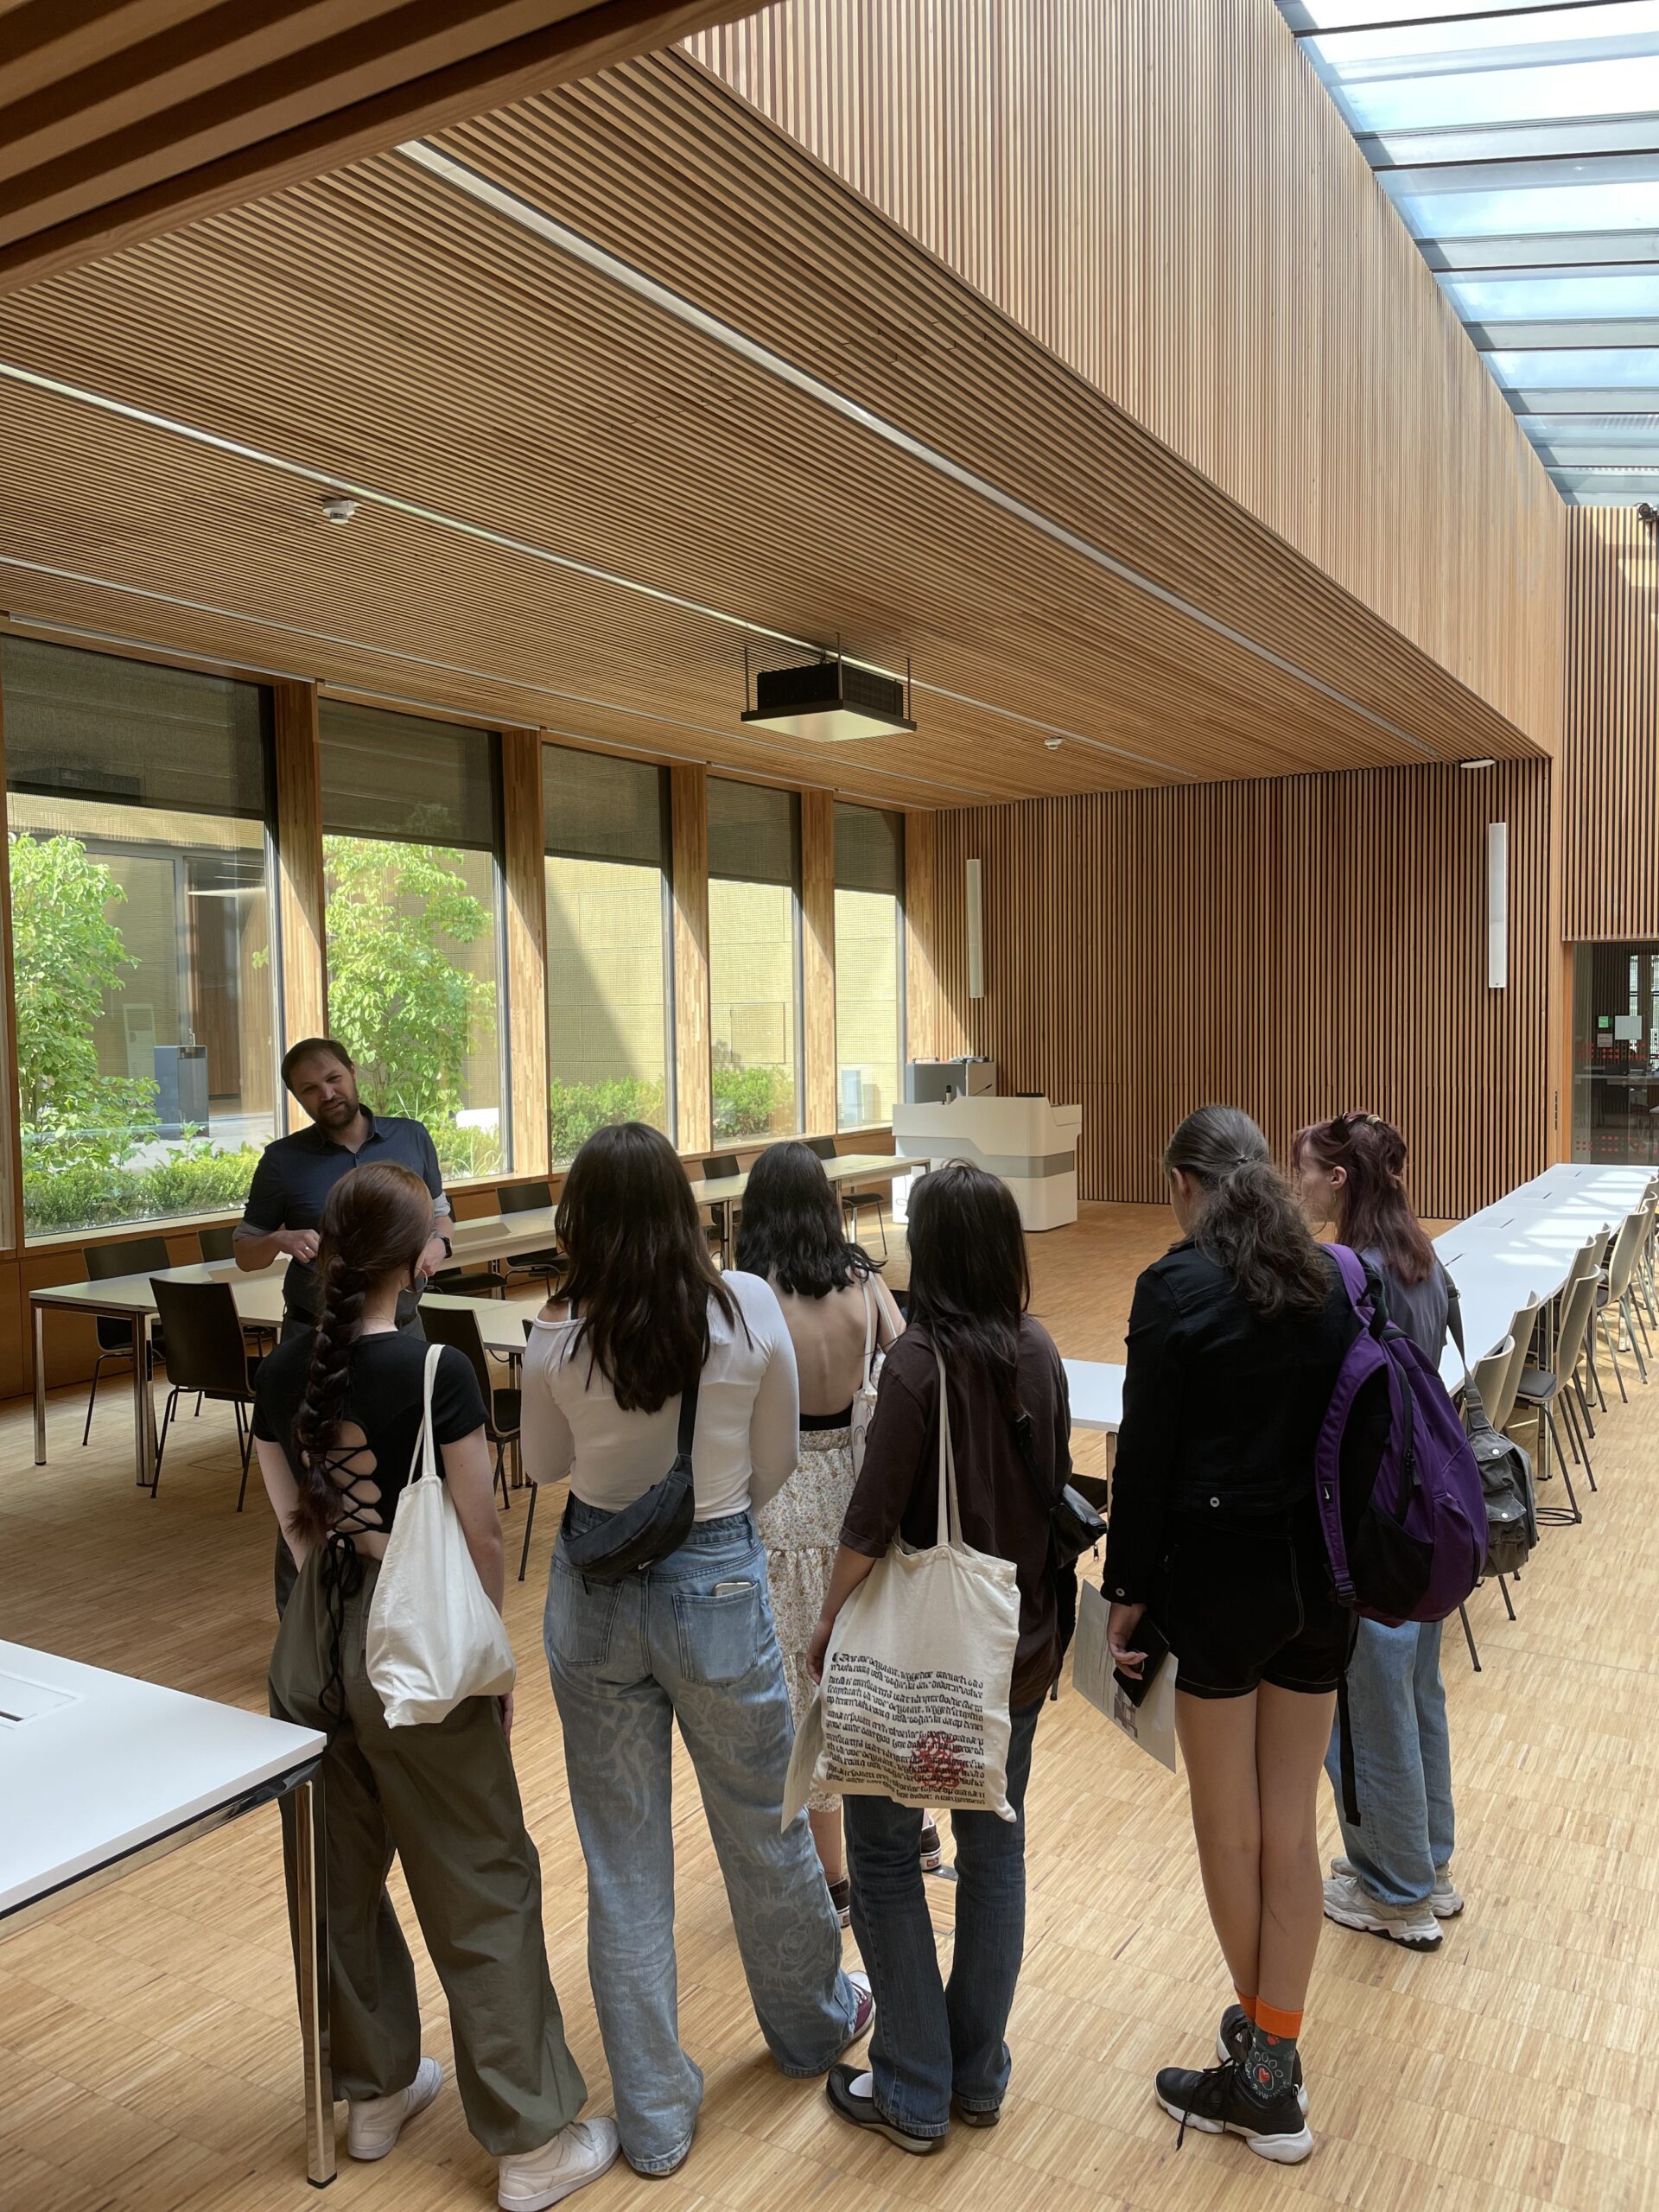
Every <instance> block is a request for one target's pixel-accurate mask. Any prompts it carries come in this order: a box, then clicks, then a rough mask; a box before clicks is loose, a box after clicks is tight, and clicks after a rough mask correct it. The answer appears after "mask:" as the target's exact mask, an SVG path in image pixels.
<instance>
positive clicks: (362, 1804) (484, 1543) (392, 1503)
mask: <svg viewBox="0 0 1659 2212" xmlns="http://www.w3.org/2000/svg"><path fill="white" fill-rule="evenodd" d="M431 1236H432V1198H431V1193H430V1192H429V1191H428V1189H427V1187H426V1185H425V1184H424V1183H423V1181H422V1180H421V1179H420V1177H419V1176H417V1175H414V1174H411V1173H410V1171H409V1170H408V1169H407V1168H404V1167H393V1166H365V1167H358V1168H354V1169H353V1172H352V1173H350V1174H349V1175H345V1176H342V1177H341V1178H340V1181H339V1182H337V1183H336V1184H335V1185H334V1189H333V1190H332V1191H331V1192H330V1193H329V1195H328V1199H327V1204H326V1205H325V1206H324V1208H323V1213H322V1224H321V1249H320V1252H319V1255H318V1258H319V1263H320V1270H321V1301H320V1305H319V1309H318V1313H317V1320H316V1325H315V1329H313V1330H312V1331H311V1332H310V1333H309V1334H308V1335H306V1336H302V1337H296V1338H293V1339H292V1340H291V1341H289V1342H288V1343H285V1344H282V1345H280V1346H279V1347H278V1348H277V1351H274V1352H273V1353H272V1354H271V1355H270V1358H269V1359H267V1360H266V1361H265V1362H264V1365H263V1366H262V1367H261V1369H260V1370H259V1379H258V1385H257V1393H256V1399H255V1407H254V1421H253V1433H254V1440H255V1443H256V1446H257V1450H258V1453H259V1467H260V1471H261V1473H262V1474H263V1475H264V1482H265V1489H266V1491H267V1492H268V1493H269V1495H270V1502H271V1504H272V1507H273V1508H274V1509H275V1511H276V1514H277V1520H278V1522H279V1523H280V1524H281V1526H282V1529H283V1532H284V1534H285V1535H286V1536H287V1538H288V1541H289V1545H290V1546H291V1548H292V1549H293V1552H294V1555H295V1558H296V1560H297V1561H298V1562H299V1579H298V1580H297V1582H296V1585H295V1587H294V1593H293V1596H292V1597H291V1599H289V1605H288V1608H287V1610H286V1611H285V1612H284V1614H283V1622H282V1626H281V1628H280V1629H279V1630H278V1631H277V1645H276V1649H275V1650H274V1651H273V1652H272V1654H271V1662H270V1708H271V1711H272V1712H273V1713H275V1714H276V1715H277V1718H278V1719H283V1720H293V1721H296V1722H298V1723H299V1724H300V1725H301V1726H304V1727H308V1728H318V1729H321V1730H323V1731H325V1732H327V1737H328V1748H327V1752H326V1753H325V1755H324V1758H323V1776H324V1781H325V1789H324V1793H323V1804H324V1816H325V1821H326V1829H327V1832H326V1839H325V1840H326V1847H327V1875H328V1974H329V2005H330V2033H331V2037H332V2052H333V2062H334V2093H335V2094H336V2095H337V2096H342V2097H345V2098H346V2100H347V2101H348V2104H349V2107H350V2122H349V2130H348V2134H347V2147H348V2148H349V2150H350V2152H351V2155H352V2156H353V2158H385V2156H386V2154H387V2152H389V2151H390V2150H391V2148H392V2146H393V2145H394V2144H395V2143H396V2142H397V2136H398V2133H399V2131H400V2130H401V2128H402V2127H403V2126H404V2122H405V2121H406V2120H411V2119H413V2117H414V2116H415V2114H416V2113H418V2112H421V2111H423V2110H424V2108H425V2107H427V2106H428V2105H429V2104H430V2103H431V2101H432V2100H433V2099H434V2098H435V2096H436V2095H437V2094H438V2091H439V2089H440V2088H442V2082H443V2069H442V2065H441V2064H440V2063H439V2062H438V2061H437V2060H436V2059H435V2058H423V2056H421V2018H420V2010H419V2006H418V2005H417V2003H416V1990H415V1970H414V1967H413V1964H412V1963H411V1961H410V1955H409V1948H408V1946H407V1945H406V1944H405V1942H404V1938H403V1934H402V1932H401V1930H400V1929H399V1928H398V1925H397V1916H396V1914H395V1913H394V1912H393V1910H392V1906H391V1898H390V1897H389V1896H388V1895H387V1893H386V1886H385V1880H386V1870H387V1868H388V1867H389V1866H390V1865H391V1859H392V1854H393V1853H396V1854H397V1858H398V1859H400V1860H401V1862H402V1864H403V1869H404V1876H405V1878H407V1880H408V1883H409V1889H410V1897H411V1898H412V1899H413V1901H414V1905H415V1910H416V1916H417V1917H418V1919H419V1921H420V1923H421V1933H422V1935H423V1936H424V1938H425V1940H426V1947H427V1949H428V1951H429V1954H430V1955H431V1958H432V1962H433V1964H434V1966H435V1967H436V1968H437V1972H438V1979H439V1980H441V1981H442V1984H443V1990H444V1995H445V1996H446V1997H447V1998H448V2003H449V2022H450V2027H451V2030H452V2032H453V2035H454V2047H455V2071H456V2076H457V2079H458V2081H459V2083H460V2088H461V2105H462V2107H463V2109H464V2110H465V2113H466V2115H467V2126H469V2127H470V2128H471V2130H472V2132H473V2133H474V2136H475V2137H476V2138H477V2139H478V2141H479V2142H480V2144H481V2145H483V2146H484V2148H485V2150H486V2151H487V2152H490V2153H491V2154H492V2155H493V2157H495V2158H496V2159H497V2160H498V2161H499V2171H498V2175H497V2183H498V2196H499V2202H500V2203H501V2204H502V2205H504V2206H505V2207H507V2208H508V2212H542V2208H543V2207H545V2206H549V2205H551V2204H554V2203H556V2202H558V2201H559V2200H560V2199H561V2198H563V2197H565V2196H569V2195H570V2194H571V2192H572V2191H573V2190H576V2189H579V2188H581V2187H582V2185H583V2183H586V2182H588V2181H592V2180H595V2179H597V2177H599V2176H600V2175H601V2173H603V2172H604V2171H606V2169H607V2167H608V2166H609V2165H610V2164H611V2163H612V2162H613V2159H614V2158H615V2156H616V2149H617V2139H616V2129H615V2127H614V2126H613V2123H612V2122H611V2121H610V2120H578V2119H577V2117H576V2114H577V2113H579V2112H580V2111H581V2109H582V2103H583V2101H584V2100H585V2098H586V2096H587V2094H588V2093H587V2088H586V2086H585V2085H584V2083H583V2082H582V2075H581V2074H580V2073H579V2072H578V2071H577V2069H576V2065H575V2061H574V2060H573V2059H572V2057H571V2056H570V2054H569V2050H567V2049H566V2047H565V2041H564V2026H563V2020H562V2019H561V2018H560V2014H559V2005H558V1999H556V1997H555V1995H554V1993H553V1985H552V1982H551V1981H550V1979H549V1977H548V1971H547V1951H546V1946H545V1942H544V1941H543V1933H542V1907H541V1866H540V1863H539V1861H538V1860H537V1856H536V1849H535V1846H534V1845H533V1844H532V1843H531V1840H530V1838H529V1836H528V1835H527V1834H526V1833H525V1830H524V1813H523V1809H522V1808H521V1806H520V1803H519V1798H518V1783H517V1780H516V1778H515V1777H514V1775H513V1770H512V1758H511V1756H510V1754H509V1752H508V1749H507V1735H508V1731H509V1729H510V1727H511V1726H512V1709H511V1708H512V1700H511V1699H507V1700H501V1701H498V1700H495V1699H493V1698H468V1699H467V1700H465V1701H464V1702H463V1703H461V1705H458V1706H457V1707H455V1708H454V1711H453V1712H452V1713H450V1714H449V1716H448V1719H445V1720H442V1721H440V1722H437V1723H435V1724H432V1725H429V1726H406V1727H400V1728H398V1729H397V1730H395V1731H394V1730H392V1729H391V1728H389V1727H388V1726H387V1725H386V1718H385V1712H384V1710H383V1708H382V1707H381V1703H380V1699H379V1695H378V1693H377V1691H376V1689H375V1688H374V1685H373V1683H372V1681H370V1679H369V1676H368V1671H367V1668H366V1665H365V1658H364V1644H365V1632H366V1629H367V1624H368V1616H369V1607H370V1605H371V1602H372V1599H373V1595H374V1587H375V1581H376V1579H377V1577H378V1573H379V1571H380V1563H381V1561H382V1560H384V1559H385V1554H386V1544H387V1540H388V1538H389V1536H390V1535H391V1529H392V1527H393V1524H394V1522H395V1521H396V1519H397V1504H398V1500H399V1499H400V1497H402V1495H403V1493H404V1490H405V1488H406V1487H407V1485H408V1482H409V1479H410V1472H411V1470H412V1465H413V1463H414V1461H415V1459H416V1453H417V1452H418V1451H419V1448H420V1444H421V1433H422V1428H423V1422H424V1418H425V1368H426V1358H427V1346H426V1344H424V1342H423V1340H422V1339H421V1338H420V1337H419V1336H418V1335H416V1334H412V1333H404V1332H401V1331H400V1330H399V1328H398V1326H397V1304H398V1300H399V1298H400V1297H404V1298H407V1297H408V1296H409V1295H410V1294H415V1295H418V1294H419V1293H420V1291H421V1290H422V1289H423V1287H424V1278H423V1275H422V1274H421V1272H420V1268H421V1260H422V1255H423V1252H424V1250H425V1248H426V1246H427V1244H428V1243H429V1240H430V1238H431ZM432 1434H433V1442H434V1444H435V1446H436V1447H437V1454H438V1459H439V1464H440V1466H441V1469H442V1478H443V1480H444V1481H445V1483H446V1484H448V1490H449V1496H450V1499H451V1502H452V1503H453V1504H454V1509H455V1513H456V1516H457V1518H458V1519H459V1521H460V1522H461V1531H462V1534H463V1535H464V1536H465V1538H466V1542H467V1550H468V1552H469V1553H470V1554H471V1556H472V1562H473V1565H474V1567H475V1568H476V1570H477V1573H478V1577H479V1580H480V1582H481V1583H482V1584H483V1586H484V1588H485V1590H486V1592H488V1594H489V1596H490V1598H491V1599H492V1601H493V1603H494V1604H495V1605H496V1606H497V1607H498V1609H499V1605H500V1603H501V1593H502V1558H501V1532H500V1525H499V1522H498V1521H497V1519H496V1516H495V1498H494V1493H493V1477H492V1471H491V1464H490V1455H489V1452H488V1449H487V1446H486V1442H485V1433H484V1407H483V1402H482V1401H481V1399H480V1395H479V1389H478V1384H477V1382H476V1380H475V1379H474V1375H473V1371H472V1369H471V1367H470V1366H469V1364H468V1363H467V1361H466V1360H465V1359H464V1358H463V1357H461V1354H460V1353H459V1352H456V1351H452V1350H449V1349H448V1348H447V1347H446V1349H445V1350H443V1351H442V1352H440V1353H439V1355H438V1362H437V1370H436V1374H435V1379H434V1384H433V1390H432Z"/></svg>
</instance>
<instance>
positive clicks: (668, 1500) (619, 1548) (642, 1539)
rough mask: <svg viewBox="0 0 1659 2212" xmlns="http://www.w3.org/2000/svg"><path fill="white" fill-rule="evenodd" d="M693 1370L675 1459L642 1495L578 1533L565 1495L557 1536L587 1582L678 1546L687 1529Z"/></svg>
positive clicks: (613, 1576)
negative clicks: (562, 1514)
mask: <svg viewBox="0 0 1659 2212" xmlns="http://www.w3.org/2000/svg"><path fill="white" fill-rule="evenodd" d="M700 1380H701V1377H700V1376H696V1375H694V1376H692V1378H691V1381H690V1384H689V1385H688V1387H687V1389H685V1390H684V1392H683V1394H682V1395H681V1398H680V1433H679V1437H678V1440H677V1443H676V1445H675V1447H674V1464H673V1465H672V1466H671V1468H670V1469H669V1471H668V1472H667V1473H666V1474H665V1475H664V1477H663V1478H662V1480H661V1481H660V1482H658V1483H653V1484H652V1486H651V1488H650V1489H649V1490H648V1491H646V1492H645V1495H644V1497H636V1498H635V1499H634V1501H633V1503H632V1505H625V1506H624V1507H623V1508H622V1510H621V1511H620V1513H613V1514H612V1516H610V1518H609V1520H608V1521H606V1522H603V1523H602V1525H601V1527H599V1528H597V1529H583V1530H582V1533H581V1535H576V1534H575V1531H574V1530H573V1529H572V1528H571V1526H570V1508H571V1506H572V1505H573V1504H574V1503H575V1499H574V1498H570V1499H567V1501H566V1503H565V1508H564V1520H563V1524H562V1525H561V1528H560V1530H559V1541H560V1542H561V1543H562V1544H563V1547H564V1557H565V1562H566V1564H567V1565H568V1566H569V1567H574V1568H575V1571H576V1573H578V1574H580V1575H582V1576H583V1577H584V1578H585V1579H586V1580H588V1581H589V1582H620V1581H623V1580H625V1579H626V1577H627V1576H628V1575H630V1574H639V1573H643V1572H644V1570H645V1568H646V1567H654V1566H655V1565H656V1564H657V1562H658V1560H664V1559H667V1558H668V1556H669V1555H670V1554H671V1553H672V1552H677V1551H678V1549H679V1548H680V1546H681V1545H682V1544H683V1542H684V1541H685V1540H686V1538H687V1537H688V1536H689V1535H690V1533H691V1524H692V1522H694V1521H695V1520H696V1511H697V1502H696V1495H695V1493H694V1491H693V1489H692V1484H691V1438H692V1435H693V1433H694V1432H695V1431H696V1426H697V1384H698V1383H699V1381H700Z"/></svg>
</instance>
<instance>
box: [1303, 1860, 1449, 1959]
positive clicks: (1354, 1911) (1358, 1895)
mask: <svg viewBox="0 0 1659 2212" xmlns="http://www.w3.org/2000/svg"><path fill="white" fill-rule="evenodd" d="M1325 1918H1326V1919H1327V1920H1334V1921H1335V1922H1336V1923H1337V1925H1338V1927H1339V1928H1357V1929H1362V1930H1363V1932H1364V1933H1365V1934H1366V1935H1368V1936H1387V1937H1388V1939H1389V1942H1390V1943H1401V1944H1403V1945H1404V1946H1405V1948H1406V1949H1407V1950H1408V1951H1438V1950H1439V1949H1440V1922H1439V1921H1438V1920H1436V1919H1435V1917H1434V1916H1433V1913H1432V1912H1431V1911H1430V1910H1429V1909H1428V1906H1427V1903H1425V1904H1412V1905H1390V1904H1380V1903H1379V1902H1378V1900H1377V1899H1376V1897H1373V1896H1372V1895H1371V1893H1370V1891H1369V1890H1368V1889H1367V1888H1366V1887H1365V1885H1364V1884H1363V1882H1362V1881H1361V1880H1360V1878H1359V1877H1358V1875H1357V1874H1332V1876H1331V1878H1330V1879H1329V1880H1328V1881H1327V1882H1326V1883H1325Z"/></svg>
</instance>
